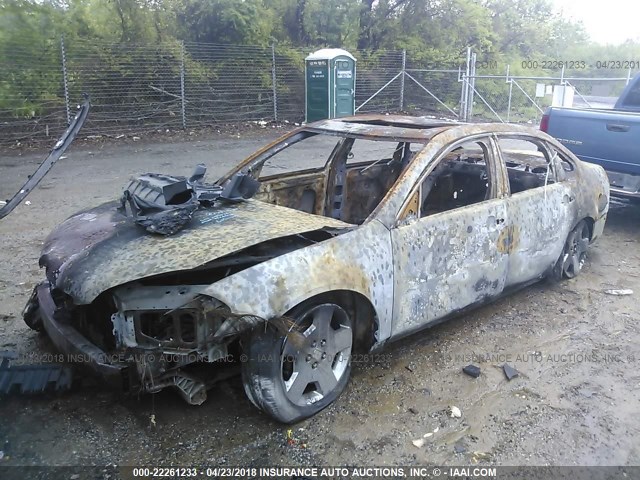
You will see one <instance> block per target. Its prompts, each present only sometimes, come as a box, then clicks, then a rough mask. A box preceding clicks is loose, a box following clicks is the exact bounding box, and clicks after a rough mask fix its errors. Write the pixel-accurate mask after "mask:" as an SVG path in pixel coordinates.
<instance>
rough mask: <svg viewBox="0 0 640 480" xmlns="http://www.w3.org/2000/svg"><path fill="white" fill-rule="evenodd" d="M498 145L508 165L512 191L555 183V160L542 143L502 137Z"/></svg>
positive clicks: (521, 190) (513, 192) (518, 191)
mask: <svg viewBox="0 0 640 480" xmlns="http://www.w3.org/2000/svg"><path fill="white" fill-rule="evenodd" d="M498 146H499V147H500V151H501V154H502V158H503V160H504V162H505V164H506V166H507V173H508V175H509V185H510V188H511V193H512V194H516V193H520V192H524V191H526V190H530V189H532V188H538V187H543V186H545V185H549V184H552V183H555V182H556V181H557V179H556V172H555V162H553V161H552V159H551V158H550V157H549V154H548V152H547V150H546V148H545V147H544V145H543V144H542V143H534V142H532V141H529V140H522V139H517V138H513V139H512V138H500V139H499V140H498ZM565 170H566V168H565Z"/></svg>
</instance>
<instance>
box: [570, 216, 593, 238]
mask: <svg viewBox="0 0 640 480" xmlns="http://www.w3.org/2000/svg"><path fill="white" fill-rule="evenodd" d="M583 220H584V221H585V222H587V227H589V240H593V226H594V225H595V223H596V222H595V220H594V219H593V218H591V217H584V218H583ZM576 225H577V224H576ZM574 228H575V226H574Z"/></svg>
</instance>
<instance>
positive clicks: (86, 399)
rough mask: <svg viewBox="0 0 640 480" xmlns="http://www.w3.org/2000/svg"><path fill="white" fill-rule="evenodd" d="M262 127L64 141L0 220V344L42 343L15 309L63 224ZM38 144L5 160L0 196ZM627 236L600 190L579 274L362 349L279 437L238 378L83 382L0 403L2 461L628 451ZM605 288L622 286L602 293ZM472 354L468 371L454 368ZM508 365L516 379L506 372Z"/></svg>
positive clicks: (636, 430)
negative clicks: (155, 386) (159, 386)
mask: <svg viewBox="0 0 640 480" xmlns="http://www.w3.org/2000/svg"><path fill="white" fill-rule="evenodd" d="M271 138H273V132H272V131H268V132H266V133H264V134H262V135H258V134H255V133H252V134H251V136H250V138H234V137H222V138H219V139H218V140H214V141H210V140H202V139H200V140H195V141H191V142H181V143H164V144H153V145H150V144H141V143H135V142H134V143H129V144H126V145H120V146H118V145H93V146H92V145H83V146H81V147H80V148H77V149H75V150H74V149H73V148H72V150H71V151H70V152H68V154H67V157H66V158H65V159H63V160H61V161H60V163H59V164H58V165H56V166H55V167H54V169H53V171H52V172H50V174H49V175H48V176H47V177H46V178H45V179H44V180H43V182H42V183H41V185H40V186H39V187H38V188H37V190H35V191H34V192H33V193H32V194H31V195H30V197H29V198H28V200H29V201H30V202H31V203H30V205H21V206H19V207H18V208H17V209H16V210H15V211H14V212H13V213H12V214H11V215H10V216H9V217H7V218H5V219H4V220H2V222H1V223H0V238H1V239H2V249H0V262H1V265H2V268H0V351H2V350H10V351H15V352H17V353H18V354H20V355H22V356H23V358H25V357H28V356H29V355H30V354H37V353H43V352H53V350H52V349H51V345H50V343H49V341H48V340H47V338H46V337H44V336H40V335H38V334H37V333H35V332H33V331H31V330H29V329H28V328H27V327H26V326H25V325H24V324H23V322H22V320H21V318H20V311H21V309H22V307H23V305H24V303H25V302H26V300H27V298H28V296H29V294H30V292H31V288H32V286H33V285H34V284H35V283H36V282H37V281H39V280H40V279H41V278H43V273H42V272H41V271H40V270H39V269H38V265H37V259H38V254H39V250H40V247H41V243H42V240H43V239H44V237H45V236H46V234H47V233H48V232H49V231H50V230H51V228H53V227H54V226H55V225H56V224H57V223H59V222H60V221H62V220H63V219H64V218H66V217H67V216H68V215H70V214H72V213H73V212H75V211H77V210H79V209H81V208H84V207H86V206H88V205H94V204H98V203H101V202H103V201H106V200H110V199H113V198H115V197H116V196H117V195H119V192H120V191H121V188H122V187H123V186H124V185H125V184H126V182H127V180H128V178H129V177H130V176H131V175H133V174H135V173H140V172H144V171H164V172H167V173H177V174H188V173H190V170H191V169H192V167H193V165H195V164H196V163H198V162H204V163H206V164H207V165H209V168H210V171H211V173H212V175H213V176H215V174H220V173H223V172H224V171H225V170H227V169H228V168H229V167H231V166H232V165H233V164H234V163H236V162H237V161H238V160H240V159H241V158H243V157H244V156H246V155H247V154H249V153H251V152H252V151H253V150H255V149H256V148H257V147H259V146H261V145H263V144H264V143H265V142H266V141H267V140H269V139H271ZM41 158H42V156H41V155H36V154H34V153H28V154H24V155H16V154H15V153H12V154H9V155H5V156H4V157H1V158H0V172H1V175H0V196H2V197H8V196H10V195H11V194H13V192H14V191H15V189H17V187H18V185H19V183H21V182H22V181H23V180H24V178H25V176H26V175H28V174H29V173H31V172H32V171H33V170H34V169H35V167H36V165H37V163H38V162H39V161H40V160H41ZM639 234H640V207H638V206H634V205H631V204H626V203H614V204H612V209H611V213H610V216H609V220H608V223H607V227H606V230H605V235H604V237H603V238H601V240H600V241H599V242H598V243H597V244H596V245H594V246H593V247H592V248H591V250H590V256H589V259H588V262H587V265H586V267H585V270H584V272H583V273H582V274H581V275H580V276H579V277H578V278H576V279H574V280H571V281H565V282H562V283H559V284H552V283H548V282H542V283H539V284H536V285H534V286H532V287H529V288H527V289H524V290H522V291H520V292H518V293H516V294H514V295H512V296H510V297H507V298H504V299H502V300H499V301H497V302H496V303H493V304H491V305H488V306H486V307H483V308H481V309H478V310H475V311H473V312H472V313H469V314H466V315H464V316H461V317H459V318H456V319H453V320H451V321H449V322H447V323H445V324H442V325H440V326H437V327H434V328H432V329H430V330H426V331H424V332H422V333H419V334H415V335H413V336H412V337H410V338H408V339H405V340H402V341H400V342H397V343H395V344H392V345H390V346H389V347H388V348H387V349H385V350H384V351H382V352H380V353H378V354H375V355H372V356H371V358H370V359H368V360H369V361H363V362H359V363H357V364H356V365H355V366H354V371H353V373H352V381H351V383H350V385H349V386H348V387H347V389H346V391H345V392H344V394H343V395H342V396H341V397H340V399H339V400H338V401H337V402H336V403H335V404H334V405H332V406H330V407H329V408H327V409H326V410H324V411H323V412H321V413H320V414H319V415H317V416H315V417H314V418H311V419H309V420H306V421H304V422H301V423H300V424H297V425H295V426H293V427H291V428H292V430H291V432H290V433H289V434H288V433H287V430H288V427H284V426H282V425H280V424H277V423H275V422H273V421H272V420H270V419H269V418H268V417H267V416H265V415H263V414H261V413H260V412H258V411H257V410H256V409H255V408H253V407H252V405H251V404H250V403H249V401H248V400H247V399H246V398H245V395H244V392H243V389H242V385H241V383H240V381H239V379H231V380H228V381H226V382H223V383H221V384H219V385H218V386H216V387H215V388H214V389H213V390H212V391H210V392H209V400H208V401H207V402H205V404H203V405H202V406H200V407H191V406H188V405H186V404H184V403H183V401H182V400H181V399H180V398H179V397H178V396H177V395H176V394H175V393H173V392H171V391H167V392H162V393H160V394H157V395H154V396H151V395H146V396H142V397H140V398H123V397H122V396H120V395H118V394H116V393H114V392H111V391H108V390H104V389H102V388H100V386H99V385H95V384H93V385H92V384H91V382H90V381H88V382H85V383H84V384H83V385H82V386H81V387H79V388H75V389H74V390H72V391H71V392H67V393H65V394H60V395H52V396H46V397H42V396H41V397H30V398H25V397H10V398H5V399H2V400H0V451H2V452H3V454H4V458H3V459H2V460H0V463H2V464H5V465H89V464H90V465H105V464H113V463H115V464H120V465H136V464H138V465H139V464H147V465H158V464H161V465H189V464H194V463H197V464H225V465H240V466H249V465H256V466H257V465H271V464H275V465H281V464H283V465H313V464H315V465H354V464H355V465H407V464H426V463H429V464H449V465H460V464H471V463H475V462H478V463H479V464H494V465H640V445H639V443H638V440H637V439H638V438H640V403H639V401H638V398H639V393H640V373H638V366H639V362H640V322H639V317H640V312H638V309H637V303H636V302H637V301H638V300H637V299H638V296H640V277H639V275H640V269H639V265H640V264H639V261H638V260H639V257H640V244H639V243H638V237H639ZM612 288H625V289H632V290H633V291H634V293H633V295H630V296H612V295H608V294H606V293H604V292H605V290H607V289H612ZM472 361H473V363H475V364H476V365H479V366H480V367H481V369H482V374H481V376H480V377H479V378H477V379H473V378H471V377H469V376H467V375H464V374H463V373H462V372H461V368H462V367H463V366H465V365H467V364H468V363H471V362H472ZM505 361H507V362H508V363H510V364H511V365H512V366H513V367H515V368H516V369H517V370H518V371H519V372H520V376H519V377H517V378H515V379H513V380H512V381H507V380H506V378H505V376H504V374H503V372H502V370H501V368H500V367H501V365H502V364H503V363H504V362H505ZM451 406H457V407H458V408H459V409H460V410H461V412H462V416H461V418H452V417H451V416H450V415H449V413H448V410H449V408H450V407H451ZM152 419H153V420H154V421H155V424H154V422H153V421H152ZM433 432H435V433H433ZM427 433H433V434H432V435H431V436H428V437H426V438H424V435H425V434H427ZM419 438H424V440H425V442H424V446H422V447H420V448H417V447H416V446H414V445H413V442H412V441H413V440H416V439H419Z"/></svg>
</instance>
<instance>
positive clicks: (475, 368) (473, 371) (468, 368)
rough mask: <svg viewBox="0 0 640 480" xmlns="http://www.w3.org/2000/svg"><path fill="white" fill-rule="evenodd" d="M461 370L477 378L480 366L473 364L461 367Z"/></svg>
mask: <svg viewBox="0 0 640 480" xmlns="http://www.w3.org/2000/svg"><path fill="white" fill-rule="evenodd" d="M462 371H463V372H464V373H466V374H467V375H469V376H470V377H473V378H478V377H479V376H480V367H478V366H476V365H473V364H471V365H467V366H466V367H462Z"/></svg>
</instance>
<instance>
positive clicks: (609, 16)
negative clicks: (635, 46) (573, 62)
mask: <svg viewBox="0 0 640 480" xmlns="http://www.w3.org/2000/svg"><path fill="white" fill-rule="evenodd" d="M552 1H553V3H554V4H555V8H556V10H557V11H558V12H561V13H562V15H563V16H564V17H566V18H571V19H573V20H580V21H582V23H583V24H584V26H585V29H586V30H587V33H588V34H589V35H590V36H591V38H592V39H593V40H594V41H596V42H598V43H602V44H619V43H622V42H624V41H625V40H627V39H629V38H631V39H635V40H640V2H639V1H638V0H604V1H603V0H552Z"/></svg>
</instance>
